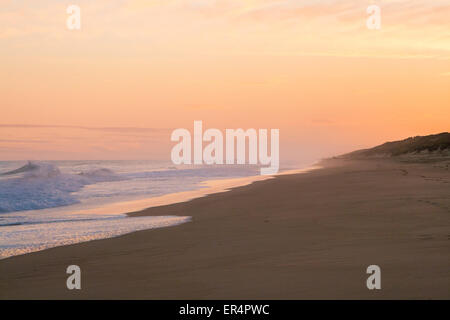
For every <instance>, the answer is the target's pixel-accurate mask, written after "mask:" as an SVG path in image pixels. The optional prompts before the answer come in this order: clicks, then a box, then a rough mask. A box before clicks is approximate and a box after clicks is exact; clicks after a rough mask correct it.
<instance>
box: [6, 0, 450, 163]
mask: <svg viewBox="0 0 450 320" xmlns="http://www.w3.org/2000/svg"><path fill="white" fill-rule="evenodd" d="M72 4H75V5H78V6H79V7H80V8H81V29H80V30H69V29H68V28H67V27H66V20H67V18H68V17H69V14H67V12H66V9H67V7H68V6H69V5H72ZM370 5H377V6H379V7H380V8H381V28H380V29H379V30H370V29H368V28H367V27H366V20H367V18H368V16H369V15H368V14H367V12H366V10H367V7H368V6H370ZM448 17H450V0H445V1H444V0H433V1H429V0H409V1H407V0H367V1H366V0H358V1H348V0H116V1H109V0H95V1H92V0H40V1H32V0H3V1H2V2H1V3H0V48H1V50H0V70H1V72H0V114H1V117H0V160H17V159H40V160H48V159H170V149H171V147H172V146H173V145H174V143H173V142H171V141H170V133H171V132H172V130H174V129H176V128H187V129H189V130H190V131H192V130H193V121H194V120H202V121H203V126H204V127H205V128H218V129H222V130H225V129H226V128H230V129H234V128H243V129H248V128H266V129H271V128H276V129H280V149H281V150H280V153H281V154H280V157H281V161H283V160H289V161H291V160H292V161H300V162H302V161H310V160H314V159H317V158H320V157H326V156H331V155H335V154H340V153H344V152H348V151H352V150H354V149H358V148H365V147H370V146H373V145H376V144H380V143H382V142H385V141H389V140H396V139H403V138H406V137H409V136H415V135H426V134H431V133H438V132H442V131H449V129H450V128H449V121H448V119H449V118H450V90H449V89H450V20H449V19H448Z"/></svg>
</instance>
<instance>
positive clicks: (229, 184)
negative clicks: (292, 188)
mask: <svg viewBox="0 0 450 320" xmlns="http://www.w3.org/2000/svg"><path fill="white" fill-rule="evenodd" d="M316 167H317V165H311V166H308V167H305V168H302V169H291V170H288V171H282V172H280V173H277V174H274V175H256V176H247V177H233V178H224V179H213V180H204V181H201V182H199V184H198V186H197V188H196V189H193V190H188V191H181V192H174V193H168V194H164V195H160V196H155V197H150V198H149V197H146V198H142V199H133V200H123V201H120V202H113V203H106V204H102V205H100V206H95V207H87V208H76V207H75V208H73V209H70V208H64V207H62V209H61V208H50V209H48V210H47V211H50V210H51V211H53V212H58V209H59V210H62V214H63V215H69V216H82V215H86V217H89V219H92V220H94V221H97V220H96V218H95V217H96V216H98V218H99V219H100V220H101V219H111V218H113V217H115V216H116V217H117V218H129V217H133V213H134V212H138V211H142V210H146V209H149V208H153V207H158V206H164V205H171V204H176V203H182V202H187V201H190V200H193V199H197V198H202V197H206V196H208V195H210V194H217V193H222V192H227V191H229V190H231V189H234V188H237V187H242V186H246V185H249V184H252V183H254V182H256V181H264V180H268V179H273V178H274V177H276V176H277V175H283V174H292V173H303V172H308V171H310V170H314V169H316ZM45 211H46V210H37V211H36V213H37V214H42V213H43V212H45ZM51 211H50V212H51ZM30 214H33V212H30ZM102 216H103V217H105V218H102ZM152 218H160V219H162V220H164V219H173V218H180V219H185V221H183V222H178V220H174V222H173V223H168V224H165V223H163V224H162V225H161V226H157V225H155V224H154V223H153V221H149V222H142V223H143V224H144V225H145V224H150V225H149V226H148V228H145V227H143V226H137V225H136V227H135V228H136V229H135V230H130V231H120V232H119V231H117V232H116V233H117V234H114V231H103V232H102V231H101V230H100V231H99V235H98V236H96V235H93V236H88V235H86V236H83V237H80V236H78V238H79V239H78V240H76V239H75V238H74V239H72V238H67V239H64V240H62V241H61V242H58V243H54V242H53V243H52V242H48V243H41V244H37V245H35V244H32V243H30V244H29V245H28V246H27V245H22V246H21V247H17V248H11V249H8V247H5V248H3V249H0V260H3V259H7V258H10V257H14V256H19V255H24V254H30V253H33V252H37V251H43V250H48V249H51V248H55V247H60V246H68V245H72V244H77V243H83V242H88V241H93V240H101V239H110V238H115V237H118V236H121V235H124V234H129V233H133V232H138V231H142V230H152V229H156V228H166V227H169V226H172V225H173V226H175V225H178V224H180V223H187V222H190V221H191V217H189V216H173V217H172V216H154V217H152ZM100 220H99V221H100ZM73 221H74V222H76V221H77V220H73ZM124 222H130V221H127V220H126V221H124ZM122 224H123V223H122ZM86 227H90V226H89V225H88V226H86ZM107 229H109V227H107V226H105V230H107ZM122 229H124V228H123V227H122ZM56 236H58V237H61V236H60V235H56ZM74 237H75V236H74ZM18 240H20V241H22V238H19V239H18Z"/></svg>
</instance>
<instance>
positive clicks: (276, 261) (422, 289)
mask: <svg viewBox="0 0 450 320" xmlns="http://www.w3.org/2000/svg"><path fill="white" fill-rule="evenodd" d="M325 165H326V166H325V168H324V169H320V170H316V171H312V172H309V173H305V174H295V175H282V176H279V177H277V178H275V179H270V180H266V181H259V182H255V183H253V184H251V185H249V186H244V187H239V188H236V189H233V190H232V191H229V192H225V193H219V194H213V195H209V196H206V197H204V198H199V199H194V200H191V201H188V202H184V203H178V204H173V205H167V206H161V207H155V208H150V209H146V210H143V211H141V212H138V213H134V214H130V215H183V216H192V222H190V223H186V224H183V225H179V226H176V227H170V228H163V229H156V230H148V231H140V232H135V233H132V234H128V235H125V236H121V237H117V238H113V239H106V240H97V241H91V242H87V243H81V244H76V245H70V246H65V247H58V248H53V249H48V250H44V251H41V252H35V253H31V254H26V255H23V256H16V257H11V258H8V259H5V260H1V261H0V298H2V299H11V298H30V299H48V298H50V299H66V298H69V299H79V298H101V299H104V298H106V299H110V298H112V299H117V298H124V299H313V298H324V299H334V298H339V299H372V298H374V299H379V298H385V299H392V298H395V299H415V298H425V299H428V298H434V299H439V298H441V299H442V298H443V299H450V172H449V167H448V162H440V163H434V164H433V163H430V164H414V163H400V162H395V161H391V160H366V161H349V160H347V161H344V160H331V161H327V162H326V163H325ZM130 219H131V218H130ZM71 264H77V265H79V266H80V267H81V270H82V289H81V290H73V291H69V290H67V289H66V278H67V275H66V273H65V270H66V267H67V266H68V265H71ZM372 264H376V265H379V266H380V267H381V285H382V289H381V290H371V291H370V290H368V289H367V288H366V279H367V277H368V275H367V274H366V268H367V266H369V265H372Z"/></svg>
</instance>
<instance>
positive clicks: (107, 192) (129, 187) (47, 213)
mask: <svg viewBox="0 0 450 320" xmlns="http://www.w3.org/2000/svg"><path fill="white" fill-rule="evenodd" d="M258 176H259V167H258V166H250V165H239V166H238V165H231V166H226V165H221V166H186V165H180V166H178V165H177V166H174V165H173V164H172V163H171V162H165V161H45V162H43V161H31V162H27V161H2V162H0V259H2V258H7V257H10V256H14V255H19V254H24V253H29V252H33V251H39V250H43V249H46V248H51V247H56V246H61V245H67V244H73V243H78V242H84V241H90V240H95V239H103V238H110V237H115V236H119V235H123V234H126V233H130V232H133V231H138V230H145V229H153V228H161V227H168V226H173V225H177V224H180V223H186V222H188V221H189V220H190V217H183V216H162V217H139V218H127V216H126V215H125V214H124V213H126V212H129V211H130V210H139V209H143V208H146V207H149V206H151V205H152V202H151V201H149V200H152V199H153V200H155V201H156V200H157V199H165V198H164V197H165V196H167V195H174V194H175V195H178V194H183V193H188V192H190V191H195V190H197V191H200V193H199V194H201V191H202V189H205V190H206V189H208V188H209V185H208V183H206V182H208V181H215V180H219V181H221V180H222V179H227V180H228V179H232V178H244V177H254V179H258ZM259 177H261V176H259ZM249 179H250V180H247V183H248V181H251V179H252V178H249ZM227 180H223V181H227ZM236 181H238V180H236ZM239 183H240V184H245V183H242V180H241V182H239ZM224 186H225V187H227V186H228V187H229V186H233V184H231V185H224ZM197 196H198V195H197ZM192 197H195V196H194V195H188V196H187V197H186V195H185V199H184V200H187V199H189V198H192ZM174 199H175V200H174ZM176 199H183V198H182V197H177V196H176V197H174V198H172V200H171V201H172V202H173V201H176ZM166 200H167V199H166ZM166 202H167V201H166ZM166 202H164V201H163V202H158V201H156V202H154V203H153V204H155V205H156V204H161V203H162V204H164V203H166ZM169 202H170V201H169Z"/></svg>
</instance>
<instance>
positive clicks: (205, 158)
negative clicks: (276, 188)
mask: <svg viewBox="0 0 450 320" xmlns="http://www.w3.org/2000/svg"><path fill="white" fill-rule="evenodd" d="M267 132H268V130H267V129H259V130H258V133H257V131H256V130H255V129H247V130H246V131H244V130H243V129H226V130H225V142H226V148H225V153H226V156H225V159H224V148H223V142H224V138H223V137H224V135H223V134H222V131H220V130H219V129H214V128H210V129H207V130H205V132H203V123H202V121H201V120H200V121H194V148H193V149H194V159H193V161H192V144H191V141H192V139H191V133H190V132H189V130H187V129H184V128H179V129H175V130H174V131H173V132H172V135H171V137H170V140H171V141H176V142H178V143H177V144H176V145H175V146H174V147H173V148H172V151H171V159H172V162H173V163H174V164H192V163H194V164H196V165H201V164H207V165H213V164H224V163H225V164H227V165H230V164H246V140H247V139H248V141H249V144H248V164H258V163H259V164H261V165H269V166H268V167H261V168H260V173H261V174H262V175H272V174H276V173H277V172H278V169H279V163H280V155H279V153H280V150H279V149H280V147H279V144H280V142H279V140H280V130H279V129H271V130H270V156H269V155H268V144H269V141H268V138H267ZM204 141H205V142H210V143H209V144H208V145H206V146H205V148H204V149H203V142H204ZM235 142H236V143H235ZM258 142H259V144H258ZM235 145H236V156H235ZM258 151H259V152H258ZM258 156H259V161H258Z"/></svg>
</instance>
